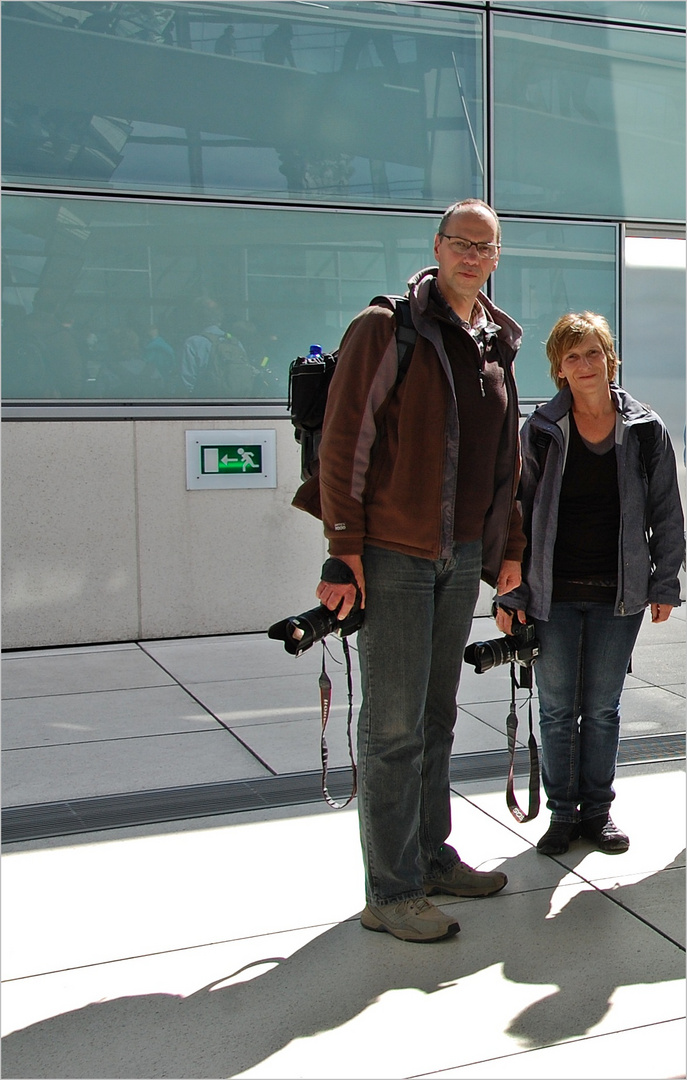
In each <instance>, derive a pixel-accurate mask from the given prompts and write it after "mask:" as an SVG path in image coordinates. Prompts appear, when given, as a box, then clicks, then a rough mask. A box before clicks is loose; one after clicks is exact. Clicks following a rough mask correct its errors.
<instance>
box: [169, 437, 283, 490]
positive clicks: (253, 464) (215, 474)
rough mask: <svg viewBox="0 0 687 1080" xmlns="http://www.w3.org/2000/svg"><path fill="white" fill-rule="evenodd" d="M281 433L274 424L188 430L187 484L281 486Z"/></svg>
mask: <svg viewBox="0 0 687 1080" xmlns="http://www.w3.org/2000/svg"><path fill="white" fill-rule="evenodd" d="M276 438H277V433H276V431H275V430H274V429H272V428H233V429H227V428H205V429H203V430H200V431H187V432H186V488H187V490H188V491H199V490H201V491H202V490H205V491H221V490H224V489H227V488H235V489H240V488H275V487H276V486H277V442H276Z"/></svg>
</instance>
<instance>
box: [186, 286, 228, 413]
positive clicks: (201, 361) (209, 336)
mask: <svg viewBox="0 0 687 1080" xmlns="http://www.w3.org/2000/svg"><path fill="white" fill-rule="evenodd" d="M194 306H195V313H196V325H198V326H202V327H203V329H202V330H200V331H199V332H198V333H195V334H191V336H190V337H187V338H186V341H185V342H184V351H183V355H182V357H181V380H182V382H183V384H184V386H185V388H186V389H187V390H189V391H190V392H191V393H193V391H194V390H195V388H196V382H197V381H198V376H199V375H200V373H201V371H203V369H204V368H206V367H207V365H208V363H209V362H210V355H211V353H212V346H213V345H214V344H215V342H217V341H219V340H220V339H221V338H223V337H224V336H225V333H226V331H224V330H223V329H222V322H223V320H224V313H223V311H222V308H221V307H220V305H219V304H218V303H217V301H216V300H212V299H210V298H209V297H201V298H200V299H198V300H196V302H195V305H194Z"/></svg>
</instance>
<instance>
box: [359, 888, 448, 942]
mask: <svg viewBox="0 0 687 1080" xmlns="http://www.w3.org/2000/svg"><path fill="white" fill-rule="evenodd" d="M360 921H361V923H362V925H363V926H364V927H365V929H366V930H379V931H380V932H386V933H387V934H393V936H394V937H397V938H400V940H401V941H441V939H442V938H448V937H453V935H454V934H457V933H458V931H459V930H460V926H459V925H458V923H457V922H456V920H455V919H451V918H449V916H448V915H444V913H443V911H440V910H439V908H438V907H436V906H435V905H434V904H432V903H431V902H430V901H429V900H425V899H424V897H422V896H420V897H416V898H415V899H414V900H401V902H400V903H399V904H382V905H380V906H379V907H378V906H376V905H375V904H367V906H366V907H365V908H364V910H363V911H362V913H361V915H360Z"/></svg>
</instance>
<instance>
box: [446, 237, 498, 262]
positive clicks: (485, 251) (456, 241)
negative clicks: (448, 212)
mask: <svg viewBox="0 0 687 1080" xmlns="http://www.w3.org/2000/svg"><path fill="white" fill-rule="evenodd" d="M439 236H443V238H444V240H448V241H449V245H448V246H449V247H450V249H451V251H452V252H453V254H454V255H467V253H468V251H469V250H470V248H472V247H474V248H476V249H477V254H478V255H479V257H480V259H495V258H496V256H497V255H498V252H499V245H498V244H485V243H482V242H480V243H479V244H477V243H475V241H474V240H464V239H463V237H462V236H449V235H448V233H439Z"/></svg>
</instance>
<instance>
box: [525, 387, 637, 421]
mask: <svg viewBox="0 0 687 1080" xmlns="http://www.w3.org/2000/svg"><path fill="white" fill-rule="evenodd" d="M610 387H611V397H612V398H613V401H614V403H615V407H616V409H617V410H618V412H619V413H620V415H621V416H622V418H623V420H624V421H625V422H627V423H633V422H634V421H635V420H649V419H654V418H655V416H656V414H655V413H654V412H653V411H652V409H650V408H649V407H648V406H647V405H643V404H642V403H641V401H637V400H636V398H633V397H632V395H631V394H628V392H627V390H623V388H622V387H621V386H618V385H617V384H616V383H613V382H612V383H611V384H610ZM571 407H572V394H571V393H570V387H569V386H564V387H563V388H562V389H561V390H559V391H558V393H557V394H556V395H555V397H552V398H551V400H550V401H547V402H545V403H544V404H543V405H540V406H539V408H538V409H536V415H537V416H538V417H542V418H543V419H544V420H548V421H549V422H550V423H552V424H557V423H558V421H559V420H561V419H562V418H563V417H564V416H565V415H566V413H569V412H570V409H571Z"/></svg>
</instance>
